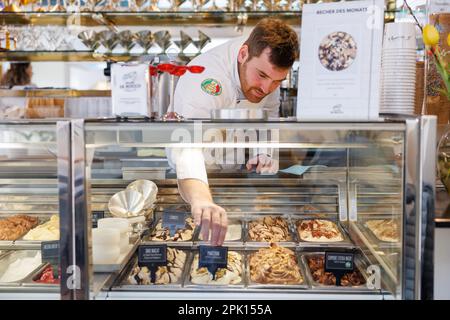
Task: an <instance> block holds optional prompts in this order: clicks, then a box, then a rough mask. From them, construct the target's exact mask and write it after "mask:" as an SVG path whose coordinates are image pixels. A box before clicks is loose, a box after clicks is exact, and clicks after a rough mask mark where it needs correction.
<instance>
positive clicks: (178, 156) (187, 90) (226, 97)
mask: <svg viewBox="0 0 450 320" xmlns="http://www.w3.org/2000/svg"><path fill="white" fill-rule="evenodd" d="M245 40H246V37H239V38H236V39H233V40H230V41H228V42H226V43H224V44H222V45H220V46H217V47H216V48H213V49H211V50H210V51H208V52H205V53H203V54H201V55H199V56H198V57H196V58H194V59H193V60H192V61H191V62H190V63H189V65H200V66H203V67H205V70H204V71H203V73H200V74H195V73H190V72H189V71H188V72H186V74H185V75H183V76H182V77H180V79H179V80H178V83H177V86H176V89H175V97H174V108H175V111H176V112H177V113H179V114H181V115H182V116H184V117H185V118H188V119H210V117H211V110H215V109H222V108H263V109H264V110H267V111H268V114H269V116H270V117H277V116H278V109H279V106H280V99H279V97H280V91H279V90H275V91H274V92H272V93H271V94H269V95H267V96H266V97H264V98H263V99H262V100H261V101H260V102H259V103H252V102H250V101H248V100H247V99H246V98H245V96H244V94H243V92H242V89H241V82H240V79H239V72H238V53H239V49H240V48H241V46H242V45H243V44H244V42H245ZM207 84H210V85H211V84H212V87H211V86H209V87H208V86H207ZM214 89H215V90H214ZM167 153H168V154H167V158H168V159H169V163H170V164H171V166H172V167H174V168H175V169H176V172H177V178H178V179H198V180H201V181H203V182H205V183H206V184H208V178H207V174H206V168H205V161H204V157H203V152H202V150H201V149H181V148H180V149H178V148H176V149H171V150H167Z"/></svg>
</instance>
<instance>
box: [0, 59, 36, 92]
mask: <svg viewBox="0 0 450 320" xmlns="http://www.w3.org/2000/svg"><path fill="white" fill-rule="evenodd" d="M29 67H30V63H29V62H21V63H11V66H10V67H9V69H8V71H6V73H5V75H4V76H3V78H2V80H1V81H0V85H1V86H4V87H9V88H12V87H14V86H25V85H27V84H30V82H31V77H30V74H29V73H28V72H27V70H28V68H29Z"/></svg>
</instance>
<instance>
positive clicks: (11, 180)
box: [0, 120, 69, 299]
mask: <svg viewBox="0 0 450 320" xmlns="http://www.w3.org/2000/svg"><path fill="white" fill-rule="evenodd" d="M61 124H62V123H60V124H58V122H56V121H48V120H47V121H33V122H28V121H17V122H11V121H9V122H2V123H0V252H1V253H0V299H18V298H24V299H35V298H37V299H59V298H60V292H61V290H60V289H61V288H60V277H61V274H60V270H58V269H59V268H58V265H59V249H58V248H59V246H58V245H59V240H60V235H61V232H60V220H62V223H66V220H67V216H62V215H60V212H61V210H60V206H59V200H58V199H59V188H60V187H62V185H60V184H59V183H58V172H59V170H64V168H58V156H59V155H60V156H62V157H63V156H64V153H63V151H62V150H59V149H58V139H57V136H58V134H57V132H58V130H59V127H60V125H61ZM66 144H67V143H66ZM67 168H68V167H67ZM66 175H69V173H68V172H67V173H66ZM63 234H66V233H63ZM49 250H50V251H49ZM61 250H63V249H62V248H61Z"/></svg>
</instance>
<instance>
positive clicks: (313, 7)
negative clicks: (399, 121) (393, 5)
mask: <svg viewBox="0 0 450 320" xmlns="http://www.w3.org/2000/svg"><path fill="white" fill-rule="evenodd" d="M383 23H384V2H383V1H382V0H369V1H350V2H338V3H320V4H305V5H304V6H303V14H302V27H301V38H300V66H299V79H298V85H299V89H298V99H297V119H299V120H301V121H303V120H312V121H321V120H328V121H342V120H345V121H361V120H366V121H367V120H375V119H378V110H379V100H380V70H381V48H382V38H383Z"/></svg>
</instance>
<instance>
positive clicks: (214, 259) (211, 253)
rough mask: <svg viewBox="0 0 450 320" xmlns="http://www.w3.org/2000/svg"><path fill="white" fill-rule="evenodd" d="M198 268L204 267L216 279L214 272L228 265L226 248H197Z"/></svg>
mask: <svg viewBox="0 0 450 320" xmlns="http://www.w3.org/2000/svg"><path fill="white" fill-rule="evenodd" d="M199 255H200V256H199V260H198V267H199V268H203V267H206V268H207V269H208V271H209V272H210V273H211V274H212V276H213V279H215V278H216V271H217V269H219V268H226V267H227V265H228V247H211V246H199Z"/></svg>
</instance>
